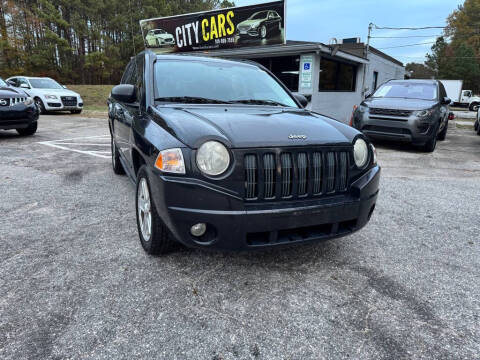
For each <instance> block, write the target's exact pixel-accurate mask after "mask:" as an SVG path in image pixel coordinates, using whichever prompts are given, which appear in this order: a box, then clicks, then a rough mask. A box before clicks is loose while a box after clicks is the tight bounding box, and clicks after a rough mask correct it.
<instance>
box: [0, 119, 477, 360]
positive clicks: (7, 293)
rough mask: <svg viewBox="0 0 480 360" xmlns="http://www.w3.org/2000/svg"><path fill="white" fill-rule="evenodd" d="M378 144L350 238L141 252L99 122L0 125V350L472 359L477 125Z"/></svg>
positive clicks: (23, 354) (13, 354) (53, 354)
mask: <svg viewBox="0 0 480 360" xmlns="http://www.w3.org/2000/svg"><path fill="white" fill-rule="evenodd" d="M377 149H378V157H379V162H380V164H381V165H382V167H383V174H382V181H381V193H380V195H379V201H378V203H377V207H376V211H375V213H374V215H373V218H372V220H371V222H370V223H369V224H368V225H367V226H366V227H365V228H364V229H363V230H361V231H360V232H358V233H356V234H354V235H352V236H349V237H345V238H343V239H339V240H333V241H329V242H325V243H318V244H313V245H306V246H300V247H294V248H288V249H281V250H268V251H262V252H254V253H217V252H203V251H197V250H187V249H182V248H179V249H177V250H176V251H175V252H174V253H172V254H170V255H167V256H162V257H150V256H148V255H146V254H145V253H144V252H143V250H142V249H141V246H140V243H139V240H138V235H137V230H136V224H135V211H134V196H135V191H134V187H133V185H132V183H131V182H130V181H129V180H128V178H127V177H124V176H123V177H122V176H116V175H114V174H113V172H112V171H111V167H110V157H109V154H110V153H109V150H110V148H109V137H108V129H107V122H106V119H95V118H90V119H88V118H84V117H81V116H70V115H47V116H42V117H41V119H40V123H39V130H38V132H37V134H36V135H35V136H33V137H19V136H18V135H17V134H16V133H15V132H11V131H10V132H7V131H1V130H0V194H1V201H0V215H1V216H0V229H1V231H0V358H2V359H15V360H18V359H37V358H38V359H66V358H69V359H152V358H164V359H332V358H335V359H348V358H350V359H351V358H354V359H367V358H368V359H382V358H384V359H403V358H416V359H422V358H425V359H426V358H436V359H473V358H477V359H478V358H479V356H480V355H479V354H480V212H479V209H480V136H476V135H475V134H474V132H473V130H466V129H454V128H452V129H450V130H449V133H448V135H447V140H446V141H444V142H439V144H438V147H437V150H436V151H435V152H434V153H433V154H427V153H422V152H419V151H417V150H416V149H414V148H411V147H409V146H405V145H388V144H385V143H379V144H377Z"/></svg>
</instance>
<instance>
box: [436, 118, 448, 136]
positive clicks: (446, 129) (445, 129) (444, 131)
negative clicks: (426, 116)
mask: <svg viewBox="0 0 480 360" xmlns="http://www.w3.org/2000/svg"><path fill="white" fill-rule="evenodd" d="M447 131H448V120H447V122H446V123H445V127H444V128H443V130H442V131H440V133H439V134H438V140H440V141H443V140H445V138H446V137H447Z"/></svg>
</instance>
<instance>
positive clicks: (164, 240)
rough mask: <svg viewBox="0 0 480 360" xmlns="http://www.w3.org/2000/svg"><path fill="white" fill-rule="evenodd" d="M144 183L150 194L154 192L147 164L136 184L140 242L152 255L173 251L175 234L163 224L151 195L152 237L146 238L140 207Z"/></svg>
mask: <svg viewBox="0 0 480 360" xmlns="http://www.w3.org/2000/svg"><path fill="white" fill-rule="evenodd" d="M142 184H145V185H146V186H147V189H148V192H149V194H151V193H152V192H151V191H150V189H151V188H150V181H149V179H148V173H147V167H146V166H145V165H143V166H141V167H140V169H139V171H138V175H137V186H136V196H135V214H136V217H137V231H138V236H139V238H140V243H141V244H142V247H143V249H144V250H145V251H146V252H147V253H148V254H150V255H159V254H166V253H168V252H169V251H171V249H172V247H173V245H174V243H175V240H174V239H173V236H172V235H171V234H170V231H169V230H168V229H167V227H166V226H165V225H164V224H163V221H162V219H161V218H160V216H159V215H158V212H157V209H156V208H155V204H154V202H153V201H152V198H151V195H149V196H150V197H149V202H150V206H149V210H150V216H151V218H150V219H151V220H150V230H151V231H150V237H149V238H148V239H146V238H145V236H144V233H143V232H142V229H141V223H140V217H141V216H142V215H141V214H142V211H141V209H140V208H139V199H140V196H141V195H140V193H141V190H140V191H139V189H140V187H141V186H142Z"/></svg>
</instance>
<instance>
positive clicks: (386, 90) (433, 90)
mask: <svg viewBox="0 0 480 360" xmlns="http://www.w3.org/2000/svg"><path fill="white" fill-rule="evenodd" d="M372 97H376V98H406V99H420V100H436V99H437V87H436V86H435V85H434V84H427V83H424V84H422V83H408V82H399V83H387V84H384V85H382V86H381V87H380V88H379V89H378V90H377V91H375V93H374V94H373V96H372Z"/></svg>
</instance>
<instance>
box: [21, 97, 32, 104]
mask: <svg viewBox="0 0 480 360" xmlns="http://www.w3.org/2000/svg"><path fill="white" fill-rule="evenodd" d="M32 104H33V99H32V98H31V97H27V100H25V101H24V102H23V105H26V106H30V105H32Z"/></svg>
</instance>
